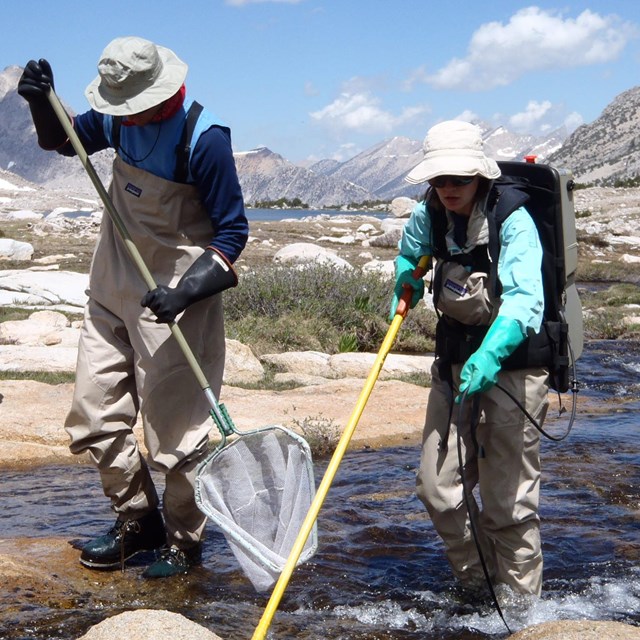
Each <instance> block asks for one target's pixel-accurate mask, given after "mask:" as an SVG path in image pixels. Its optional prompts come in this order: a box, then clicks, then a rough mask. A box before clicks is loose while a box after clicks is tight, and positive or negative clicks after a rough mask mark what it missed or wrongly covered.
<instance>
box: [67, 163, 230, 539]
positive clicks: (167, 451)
mask: <svg viewBox="0 0 640 640" xmlns="http://www.w3.org/2000/svg"><path fill="white" fill-rule="evenodd" d="M109 191H110V195H111V198H112V200H113V203H114V205H115V207H116V210H117V211H118V213H119V214H120V216H121V217H122V219H123V221H124V224H125V226H126V227H127V230H128V231H129V233H130V235H131V237H132V239H133V242H134V244H135V245H136V247H137V248H138V250H139V251H140V254H141V256H142V259H143V260H144V262H145V263H146V265H147V266H148V267H149V270H150V272H151V274H152V275H153V277H154V279H155V281H156V283H157V284H165V285H170V286H174V285H175V284H176V283H177V282H178V280H179V279H180V277H181V276H182V274H184V272H185V271H186V270H187V269H188V267H189V266H190V265H191V264H192V263H193V262H194V260H195V259H196V258H197V257H198V256H199V255H201V253H202V252H203V250H204V247H206V246H207V244H208V243H209V242H210V240H211V237H212V235H213V230H212V228H211V223H210V220H209V218H208V216H207V214H206V212H205V211H204V209H203V207H202V205H201V204H200V202H199V199H198V193H197V190H196V188H195V187H194V186H192V185H186V184H179V183H175V182H171V181H168V180H165V179H163V178H159V177H157V176H154V175H153V174H151V173H148V172H146V171H143V170H141V169H138V168H135V167H132V166H130V165H128V164H126V163H125V162H123V161H122V160H121V159H120V158H116V160H115V162H114V171H113V181H112V184H111V186H110V190H109ZM89 288H90V291H89V302H88V304H87V307H86V310H85V319H84V325H83V329H82V332H81V336H80V343H79V350H78V363H77V372H76V385H75V390H74V397H73V403H72V407H71V410H70V412H69V415H68V417H67V420H66V423H65V429H66V430H67V432H68V434H69V436H70V438H71V443H70V449H71V451H72V452H73V453H83V452H89V455H90V457H91V459H92V460H93V462H94V463H95V465H96V466H97V468H98V470H99V472H100V477H101V481H102V486H103V490H104V493H105V495H106V496H107V497H108V498H109V499H110V500H111V504H112V508H113V509H114V511H115V512H116V513H118V514H119V516H120V517H126V518H127V519H129V518H130V519H137V518H139V517H141V516H143V515H146V514H147V513H149V512H150V511H152V510H153V509H155V508H156V507H157V506H158V502H159V499H158V495H157V493H156V489H155V487H154V485H153V482H152V479H151V476H150V472H149V468H148V466H147V461H145V460H144V459H143V457H142V455H141V451H140V449H139V446H138V441H137V438H136V436H135V434H134V431H133V428H134V426H135V425H136V422H137V420H138V417H139V418H140V420H141V422H142V428H143V436H144V444H145V447H146V449H147V450H148V464H149V466H150V467H151V468H153V469H155V470H158V471H160V472H161V473H163V474H164V475H165V479H166V484H165V491H164V495H163V501H162V502H163V504H162V508H163V514H164V518H165V524H166V528H167V537H168V543H169V544H175V545H177V546H178V547H182V548H186V547H189V546H191V545H192V544H193V543H195V542H198V541H199V540H200V539H201V537H202V533H203V531H204V526H205V523H206V517H205V516H204V515H203V514H202V513H201V512H200V511H199V509H198V508H197V506H196V503H195V497H194V480H195V472H196V468H197V466H198V464H199V463H200V462H201V461H202V459H203V458H204V457H205V455H206V453H207V444H208V434H209V430H210V428H211V424H212V422H211V418H210V415H209V408H210V407H209V403H208V401H207V399H206V397H205V396H204V393H203V392H202V390H201V389H200V387H199V385H198V383H197V381H196V379H195V377H194V375H193V372H192V370H191V368H190V367H189V366H188V364H187V362H186V361H185V358H184V355H183V353H182V351H181V350H180V348H179V347H178V345H177V343H176V341H175V339H174V338H173V336H172V334H171V331H170V329H169V327H168V326H167V325H166V324H156V322H155V316H154V315H153V314H152V312H150V311H149V309H146V308H143V307H142V306H141V305H140V300H141V299H142V297H143V295H144V294H145V293H146V291H147V287H146V285H145V284H144V282H143V280H142V278H141V276H140V275H139V273H138V270H137V267H136V266H135V264H134V263H133V261H132V260H131V258H130V256H129V254H128V252H127V249H126V247H125V245H124V243H123V242H122V240H121V239H120V237H119V235H118V232H117V230H116V229H114V227H113V224H112V222H111V219H110V218H109V216H108V215H106V214H105V215H104V217H103V220H102V227H101V230H100V236H99V238H98V242H97V245H96V250H95V253H94V257H93V262H92V265H91V274H90V281H89ZM179 326H180V328H181V330H182V332H183V333H184V335H185V337H186V340H187V342H188V343H189V346H190V347H191V349H192V350H193V352H194V355H195V357H196V359H197V361H198V362H199V364H200V365H201V367H202V369H203V371H204V373H205V375H206V377H207V380H208V381H209V383H210V385H211V389H212V391H213V393H214V394H215V395H216V396H218V395H219V392H220V387H221V385H222V374H223V369H224V353H225V339H224V324H223V315H222V300H221V296H220V295H216V296H213V297H211V298H209V299H207V300H203V301H201V302H198V303H196V304H194V305H192V306H190V307H189V308H188V309H187V310H186V311H185V312H184V314H183V315H182V317H180V318H179Z"/></svg>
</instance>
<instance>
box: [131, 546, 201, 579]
mask: <svg viewBox="0 0 640 640" xmlns="http://www.w3.org/2000/svg"><path fill="white" fill-rule="evenodd" d="M201 562H202V543H198V544H195V545H194V546H192V547H189V548H188V549H178V547H176V546H175V545H171V546H168V545H167V546H165V547H164V548H163V549H162V551H161V552H160V557H159V558H158V559H157V560H156V561H155V562H154V563H153V564H152V565H151V566H150V567H148V568H147V569H146V571H145V572H144V573H143V574H142V577H143V578H170V577H171V576H177V575H184V574H185V573H188V572H189V569H190V568H191V567H193V566H195V565H198V564H200V563H201Z"/></svg>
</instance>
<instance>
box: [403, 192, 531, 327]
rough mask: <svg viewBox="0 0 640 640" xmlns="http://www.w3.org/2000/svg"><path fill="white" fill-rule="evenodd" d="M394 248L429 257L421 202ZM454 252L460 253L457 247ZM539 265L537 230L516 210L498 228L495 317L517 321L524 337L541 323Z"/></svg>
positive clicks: (428, 226)
mask: <svg viewBox="0 0 640 640" xmlns="http://www.w3.org/2000/svg"><path fill="white" fill-rule="evenodd" d="M435 215H444V214H441V213H436V214H435ZM398 248H399V250H400V253H401V254H402V255H404V256H407V257H411V258H414V259H416V260H419V259H420V258H421V257H422V256H424V255H429V256H430V255H432V250H431V216H430V215H429V214H428V212H427V205H426V203H425V202H424V201H423V202H419V203H418V204H417V205H416V206H415V207H414V209H413V212H412V213H411V217H410V218H409V220H408V221H407V224H406V225H405V227H404V231H403V233H402V238H401V239H400V242H399V243H398ZM458 250H460V251H461V249H460V247H458ZM541 265H542V246H541V244H540V238H539V236H538V231H537V229H536V226H535V223H534V222H533V220H532V219H531V216H530V215H529V213H528V212H527V210H526V209H525V208H524V207H520V208H519V209H517V210H516V211H514V212H513V213H512V214H511V215H510V216H509V217H508V218H507V219H506V220H505V221H504V222H503V224H502V226H501V227H500V257H499V259H498V278H499V279H500V282H501V284H502V295H501V296H500V300H501V304H500V309H499V312H498V315H499V316H503V317H504V318H510V319H512V320H515V321H517V322H518V324H519V325H520V328H521V330H522V333H523V335H524V336H526V335H529V334H531V333H537V332H538V331H539V330H540V326H541V324H542V314H543V311H544V289H543V285H542V269H541Z"/></svg>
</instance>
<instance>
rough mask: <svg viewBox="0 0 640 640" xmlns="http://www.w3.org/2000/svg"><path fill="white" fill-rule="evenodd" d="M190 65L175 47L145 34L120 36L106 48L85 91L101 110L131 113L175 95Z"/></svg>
mask: <svg viewBox="0 0 640 640" xmlns="http://www.w3.org/2000/svg"><path fill="white" fill-rule="evenodd" d="M188 68H189V67H188V65H187V64H186V63H184V62H183V61H182V60H180V58H178V56H177V55H176V54H175V53H174V52H173V51H171V49H167V48H166V47H161V46H159V45H157V44H154V43H153V42H150V41H149V40H145V39H144V38H137V37H134V36H128V37H124V38H116V39H115V40H112V41H111V42H110V43H109V44H108V45H107V46H106V47H105V50H104V51H103V52H102V55H101V56H100V60H99V61H98V76H97V77H96V78H95V79H94V80H93V82H91V84H89V86H88V87H87V88H86V90H85V92H84V94H85V96H86V97H87V100H88V101H89V104H90V105H91V107H92V108H93V109H95V110H96V111H99V112H100V113H106V114H108V115H112V116H130V115H133V114H134V113H140V112H141V111H145V110H146V109H150V108H151V107H155V106H156V105H158V104H160V103H161V102H163V101H164V100H167V99H168V98H170V97H171V96H173V95H174V94H175V93H176V92H177V91H178V89H180V87H181V86H182V84H183V83H184V80H185V78H186V77H187V70H188Z"/></svg>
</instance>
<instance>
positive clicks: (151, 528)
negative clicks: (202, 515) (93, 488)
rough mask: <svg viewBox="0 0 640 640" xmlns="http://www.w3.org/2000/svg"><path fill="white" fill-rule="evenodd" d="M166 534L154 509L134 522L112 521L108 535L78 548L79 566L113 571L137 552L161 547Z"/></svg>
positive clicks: (165, 540)
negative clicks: (80, 550) (80, 549)
mask: <svg viewBox="0 0 640 640" xmlns="http://www.w3.org/2000/svg"><path fill="white" fill-rule="evenodd" d="M166 542H167V534H166V533H165V530H164V522H163V520H162V515H160V511H158V510H157V509H156V510H155V511H152V512H151V513H149V514H147V515H146V516H143V517H142V518H138V519H137V520H120V519H118V520H116V523H115V524H114V525H113V527H111V529H110V530H109V532H108V533H106V534H105V535H103V536H100V537H99V538H96V539H95V540H92V541H91V542H89V543H87V544H86V545H85V546H84V547H83V548H82V553H81V554H80V563H81V564H83V565H84V566H85V567H89V568H90V569H117V568H119V567H124V562H125V560H127V559H128V558H131V557H132V556H134V555H135V554H136V553H139V552H140V551H152V550H154V549H159V548H160V547H162V546H164V545H165V544H166Z"/></svg>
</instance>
